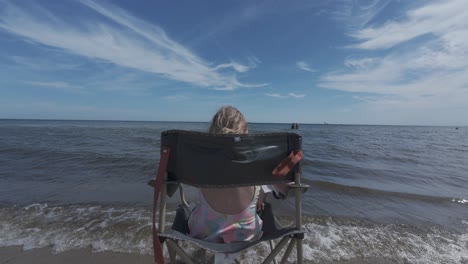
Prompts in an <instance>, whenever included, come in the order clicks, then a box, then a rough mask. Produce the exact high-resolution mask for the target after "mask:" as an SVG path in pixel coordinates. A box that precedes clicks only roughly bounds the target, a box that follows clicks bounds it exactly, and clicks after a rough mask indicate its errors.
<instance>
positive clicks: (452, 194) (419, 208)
mask: <svg viewBox="0 0 468 264" xmlns="http://www.w3.org/2000/svg"><path fill="white" fill-rule="evenodd" d="M206 128H207V124H206V123H177V122H109V121H34V120H0V205H1V206H0V246H7V245H24V247H25V248H36V247H43V246H49V245H52V246H53V247H54V250H56V251H57V252H61V251H65V250H68V249H73V248H80V247H86V246H90V245H91V246H92V247H93V249H94V250H95V251H104V250H111V251H118V252H137V253H145V254H146V253H150V252H151V238H150V206H151V203H152V193H151V191H152V190H151V188H150V187H148V186H147V185H146V182H147V181H148V180H149V179H151V178H152V177H154V173H155V171H156V168H157V162H158V159H159V153H158V152H159V143H160V141H159V135H160V133H161V131H163V130H167V129H191V130H205V129H206ZM249 130H250V131H251V133H255V132H265V131H269V132H273V131H290V130H289V125H288V124H249ZM295 132H298V133H300V134H302V136H303V150H304V153H305V158H304V163H303V177H304V182H305V183H307V184H310V185H311V188H310V189H309V191H308V192H307V193H306V194H305V196H304V199H303V207H304V210H305V214H306V221H305V226H306V228H307V230H308V234H307V236H306V239H305V243H306V246H305V250H306V251H305V257H306V259H307V260H308V261H309V262H310V263H319V262H323V261H337V260H346V259H352V258H360V257H365V258H372V257H377V258H386V259H390V260H393V261H395V262H396V263H408V262H409V263H467V261H468V191H467V186H468V174H467V171H468V162H467V161H468V128H460V129H458V130H455V128H453V127H408V126H401V127H400V126H339V125H301V126H300V129H299V130H297V131H295ZM189 197H191V195H190V192H189ZM176 203H177V201H176V200H171V204H173V205H174V204H176ZM277 207H279V211H280V212H281V214H282V215H283V216H282V218H283V220H285V221H288V217H287V215H288V213H289V212H291V210H292V201H285V202H282V203H280V204H277ZM261 247H266V245H261V246H260V248H257V250H256V251H248V252H245V253H244V255H243V257H244V259H245V260H247V259H248V260H251V261H253V262H252V263H256V261H254V259H255V260H259V258H260V259H261V258H262V257H264V256H263V255H262V254H258V252H262V248H261ZM255 252H257V253H255Z"/></svg>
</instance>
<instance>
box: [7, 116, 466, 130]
mask: <svg viewBox="0 0 468 264" xmlns="http://www.w3.org/2000/svg"><path fill="white" fill-rule="evenodd" d="M15 120H17V121H85V122H90V121H91V122H165V123H209V122H210V121H181V120H173V121H167V120H117V119H115V120H112V119H51V118H0V121H15ZM247 123H251V124H285V125H290V124H292V123H298V124H299V125H323V126H408V127H411V126H413V127H456V128H459V127H468V125H462V126H457V125H401V124H399V125H396V124H353V123H328V122H324V123H301V122H290V123H289V122H288V123H285V122H247Z"/></svg>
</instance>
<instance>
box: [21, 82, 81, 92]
mask: <svg viewBox="0 0 468 264" xmlns="http://www.w3.org/2000/svg"><path fill="white" fill-rule="evenodd" d="M24 83H25V84H29V85H32V86H38V87H46V88H52V89H58V90H63V91H68V92H81V91H83V87H81V86H78V85H73V84H69V83H66V82H60V81H59V82H36V81H24Z"/></svg>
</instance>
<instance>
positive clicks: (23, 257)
mask: <svg viewBox="0 0 468 264" xmlns="http://www.w3.org/2000/svg"><path fill="white" fill-rule="evenodd" d="M0 263H1V264H7V263H8V264H28V263H34V264H62V263H67V264H81V263H90V264H92V263H99V264H110V263H113V264H124V263H135V264H149V263H154V262H153V256H150V255H139V254H128V253H116V252H98V253H93V252H91V249H77V250H69V251H66V252H63V253H59V254H53V253H52V250H51V248H47V247H46V248H40V249H32V250H23V249H22V247H20V246H12V247H2V248H0Z"/></svg>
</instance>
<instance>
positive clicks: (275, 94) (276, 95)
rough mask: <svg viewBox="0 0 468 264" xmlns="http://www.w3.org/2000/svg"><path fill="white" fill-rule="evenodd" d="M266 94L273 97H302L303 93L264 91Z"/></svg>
mask: <svg viewBox="0 0 468 264" xmlns="http://www.w3.org/2000/svg"><path fill="white" fill-rule="evenodd" d="M265 95H266V96H269V97H275V98H304V97H305V96H306V95H305V94H296V93H288V94H279V93H266V94H265Z"/></svg>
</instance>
